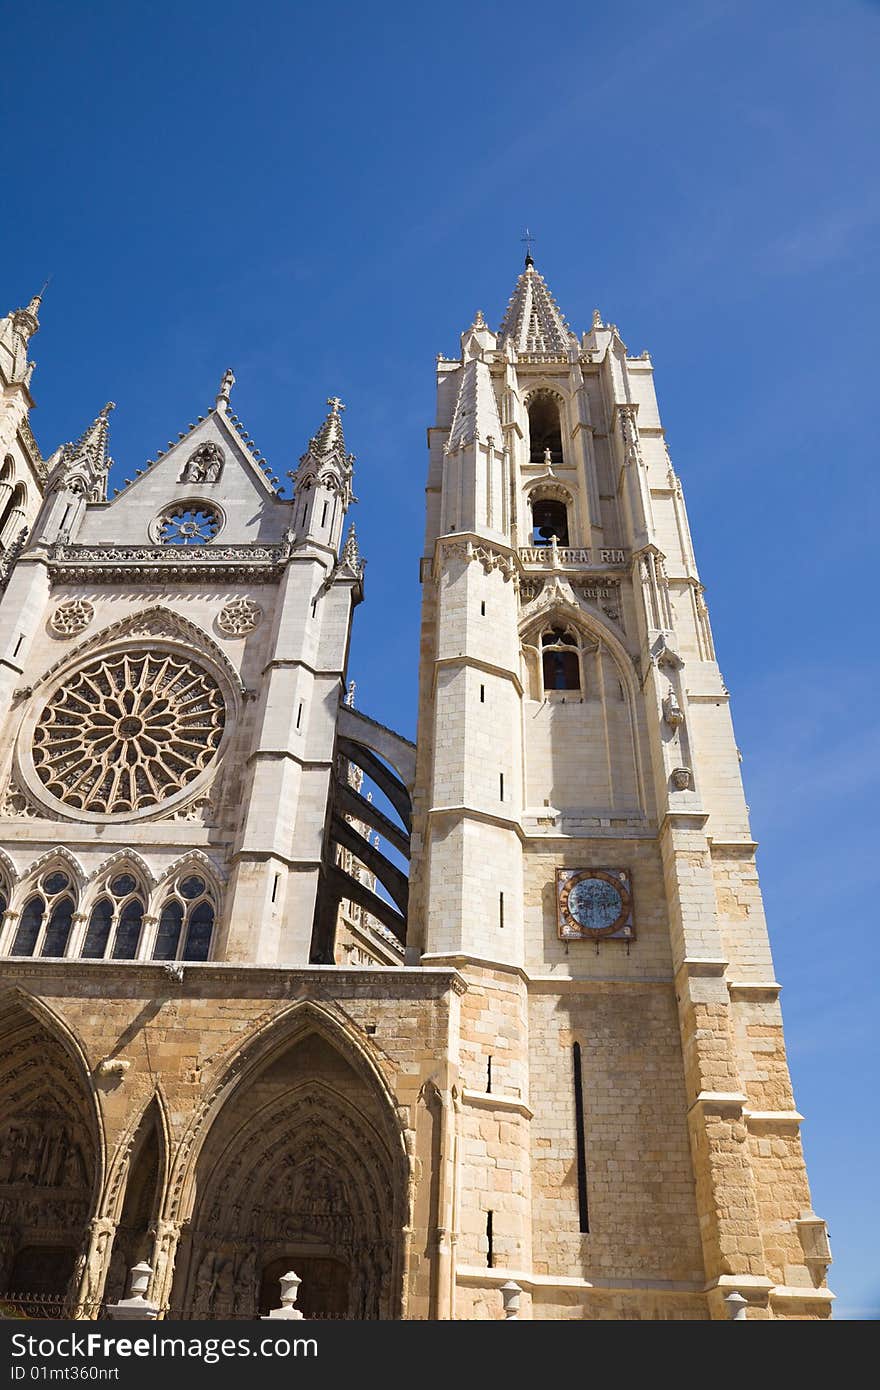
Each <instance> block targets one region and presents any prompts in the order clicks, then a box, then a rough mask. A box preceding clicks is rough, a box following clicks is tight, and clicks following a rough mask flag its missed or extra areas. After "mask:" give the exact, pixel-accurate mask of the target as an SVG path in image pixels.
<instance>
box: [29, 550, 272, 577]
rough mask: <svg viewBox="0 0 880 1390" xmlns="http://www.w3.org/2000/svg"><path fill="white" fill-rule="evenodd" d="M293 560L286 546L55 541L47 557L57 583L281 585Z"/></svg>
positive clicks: (50, 572) (51, 573) (50, 570)
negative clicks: (282, 574)
mask: <svg viewBox="0 0 880 1390" xmlns="http://www.w3.org/2000/svg"><path fill="white" fill-rule="evenodd" d="M290 558H291V556H290V547H289V546H288V545H287V544H284V545H213V544H210V545H204V546H185V545H178V546H168V545H53V546H49V547H48V549H47V551H46V555H45V560H46V563H47V564H48V567H49V575H50V577H51V579H52V580H53V582H54V583H80V584H81V583H99V584H116V583H122V582H132V581H136V582H140V583H155V582H156V581H157V580H158V581H160V582H161V583H163V584H168V583H181V582H186V581H198V582H204V581H206V580H208V581H212V582H213V581H220V582H227V583H228V582H230V581H232V582H234V581H239V582H242V581H246V582H249V583H252V584H253V583H257V584H274V583H277V581H278V579H279V578H280V576H281V573H282V570H283V567H284V564H285V562H286V561H288V560H289V559H290Z"/></svg>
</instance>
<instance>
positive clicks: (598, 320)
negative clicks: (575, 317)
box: [593, 309, 605, 328]
mask: <svg viewBox="0 0 880 1390" xmlns="http://www.w3.org/2000/svg"><path fill="white" fill-rule="evenodd" d="M593 327H594V328H604V327H605V325H604V323H603V322H602V315H601V313H600V312H599V310H598V309H594V310H593Z"/></svg>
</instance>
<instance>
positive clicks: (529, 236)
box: [520, 227, 535, 267]
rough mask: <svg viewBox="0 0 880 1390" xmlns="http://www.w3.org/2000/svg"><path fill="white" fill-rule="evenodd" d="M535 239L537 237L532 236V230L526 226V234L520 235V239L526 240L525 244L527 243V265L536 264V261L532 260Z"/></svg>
mask: <svg viewBox="0 0 880 1390" xmlns="http://www.w3.org/2000/svg"><path fill="white" fill-rule="evenodd" d="M534 240H535V238H534V237H533V236H532V234H531V232H530V231H529V229H528V227H526V231H525V236H521V237H520V241H524V242H525V244H526V266H527V267H528V266H530V265H534V264H535V262H534V261H533V260H532V242H533V241H534Z"/></svg>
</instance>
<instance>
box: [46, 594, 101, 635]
mask: <svg viewBox="0 0 880 1390" xmlns="http://www.w3.org/2000/svg"><path fill="white" fill-rule="evenodd" d="M94 616H95V609H94V605H93V604H91V603H89V601H88V599H85V598H72V599H66V600H65V602H64V603H59V605H58V607H57V608H56V609H55V611H54V613H53V614H52V616H51V618H50V619H49V631H50V632H51V634H52V636H53V637H61V638H65V637H77V636H78V635H79V633H81V632H85V630H86V628H87V627H88V626H89V623H90V622H91V621H92V619H93V618H94Z"/></svg>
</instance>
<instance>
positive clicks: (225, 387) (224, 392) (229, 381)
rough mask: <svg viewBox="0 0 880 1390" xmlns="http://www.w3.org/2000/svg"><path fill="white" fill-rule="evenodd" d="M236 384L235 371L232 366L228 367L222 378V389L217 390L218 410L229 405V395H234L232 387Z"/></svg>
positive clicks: (215, 403)
mask: <svg viewBox="0 0 880 1390" xmlns="http://www.w3.org/2000/svg"><path fill="white" fill-rule="evenodd" d="M234 385H235V372H234V371H233V370H232V368H231V367H227V368H226V371H225V372H224V373H223V376H222V377H221V380H220V390H219V391H218V392H217V399H216V400H215V402H214V405H215V407H216V408H217V410H225V409H226V407H227V406H228V405H229V397H230V396H231V395H232V388H233V386H234Z"/></svg>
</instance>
